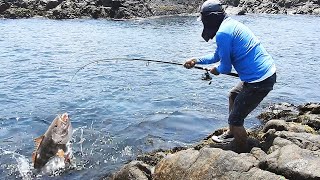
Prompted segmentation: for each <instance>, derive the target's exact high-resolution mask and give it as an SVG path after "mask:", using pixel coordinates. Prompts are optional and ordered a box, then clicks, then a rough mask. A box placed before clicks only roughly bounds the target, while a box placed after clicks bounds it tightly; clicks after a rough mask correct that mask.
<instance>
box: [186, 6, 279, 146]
mask: <svg viewBox="0 0 320 180" xmlns="http://www.w3.org/2000/svg"><path fill="white" fill-rule="evenodd" d="M200 13H201V21H202V23H203V26H204V28H203V32H202V37H203V39H204V40H205V41H207V42H208V41H209V40H210V39H213V38H214V37H216V44H217V48H216V50H215V52H214V53H212V54H209V55H206V56H203V57H200V58H191V59H189V60H187V61H186V62H185V64H184V66H185V67H186V68H188V69H189V68H192V67H194V66H195V64H211V63H216V62H220V64H219V65H218V66H214V67H212V68H211V69H210V73H212V74H214V75H219V74H228V73H230V72H231V69H232V67H233V68H234V69H235V70H236V71H237V72H238V74H239V77H240V80H241V82H240V83H239V84H237V85H236V86H235V87H234V88H232V89H231V91H230V94H229V118H228V123H229V131H228V132H227V133H224V134H223V135H221V136H218V137H217V136H213V137H212V139H213V140H214V141H216V142H223V141H225V140H226V139H228V138H233V137H234V142H235V145H236V146H237V150H238V151H239V152H245V151H247V150H248V149H247V148H248V145H247V132H246V130H245V128H244V126H243V125H244V119H245V118H246V117H247V115H248V114H249V113H250V112H251V111H252V110H254V109H255V108H256V107H257V106H258V104H259V103H260V102H261V101H262V100H263V98H264V97H265V96H266V95H267V94H268V93H269V92H270V91H271V90H272V89H273V85H274V83H275V82H276V67H275V64H274V61H273V59H272V57H271V56H270V55H269V54H268V53H267V51H266V50H265V48H264V47H263V46H262V45H261V43H260V41H259V40H258V38H257V37H256V36H255V35H254V34H253V33H252V31H251V30H250V29H249V28H247V27H246V26H245V25H243V24H242V23H240V22H238V21H236V20H234V19H232V18H230V17H228V16H227V15H226V13H225V12H224V10H223V8H222V6H221V4H220V2H219V1H217V0H207V1H205V2H204V3H203V5H202V7H201V10H200Z"/></svg>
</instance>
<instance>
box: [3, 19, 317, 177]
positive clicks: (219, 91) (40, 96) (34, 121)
mask: <svg viewBox="0 0 320 180" xmlns="http://www.w3.org/2000/svg"><path fill="white" fill-rule="evenodd" d="M234 18H235V19H238V20H239V21H241V22H243V23H245V24H246V25H248V26H249V27H250V28H251V29H252V30H253V32H254V33H255V34H256V35H257V36H258V37H259V38H260V40H261V41H262V43H263V44H264V46H265V47H266V49H267V50H268V51H269V52H270V54H272V56H273V57H274V59H275V61H276V65H277V69H278V83H277V84H276V86H275V90H274V91H272V92H271V93H270V94H269V96H268V97H267V98H266V99H265V100H264V101H263V103H262V104H261V105H260V106H259V107H258V108H257V109H256V110H255V111H254V112H253V113H252V114H250V115H249V117H248V119H247V120H246V126H247V127H253V126H255V125H257V124H259V121H258V120H257V119H256V118H255V116H256V115H257V114H258V113H259V112H260V111H261V109H262V108H263V107H265V106H267V105H269V104H273V103H278V102H289V103H294V104H302V103H306V102H310V101H312V102H319V101H320V93H319V88H320V86H319V75H318V72H319V69H320V66H319V65H320V51H319V47H320V36H319V34H320V28H319V24H318V22H319V20H320V17H315V16H283V15H246V16H236V17H234ZM195 19H196V18H195V17H166V18H155V19H145V20H132V21H108V20H64V21H55V20H46V19H21V20H0V61H1V63H0V69H1V72H0V110H1V111H0V161H1V163H0V164H1V165H0V177H1V178H3V179H16V178H24V179H28V178H29V177H30V173H31V172H28V170H29V169H28V166H29V165H30V164H31V162H30V161H31V153H32V151H33V138H35V137H38V136H40V135H42V134H43V133H44V132H45V131H46V129H47V127H48V125H49V123H50V122H51V121H52V120H53V119H54V117H55V116H56V115H57V114H58V113H63V112H68V113H69V114H70V116H71V119H72V125H73V127H74V135H73V138H74V139H73V144H72V146H73V151H74V156H75V158H76V163H77V168H76V169H74V170H71V171H68V172H65V173H64V174H62V175H61V176H58V177H53V178H52V179H79V178H81V179H98V178H100V177H102V176H104V175H105V174H108V173H111V172H113V171H114V170H115V169H117V168H118V167H120V166H121V165H123V164H124V163H125V162H127V161H128V160H130V159H133V158H135V157H136V156H137V155H139V154H141V153H143V152H148V151H152V150H154V149H158V148H164V149H165V148H170V147H173V146H184V145H188V144H192V143H194V142H196V141H198V140H200V139H202V138H204V137H206V135H208V134H209V133H211V132H212V131H214V130H215V129H217V128H220V127H225V126H227V120H226V119H227V115H228V111H227V109H228V108H227V95H228V90H229V89H230V88H231V87H232V86H233V85H234V84H236V83H237V82H238V79H236V78H233V77H229V76H223V75H220V76H218V77H214V79H213V81H212V83H211V85H209V84H208V82H206V81H202V80H201V75H202V73H203V72H202V71H200V70H196V69H192V70H187V69H184V68H183V67H180V66H176V65H168V64H156V63H150V64H149V65H148V66H147V65H146V63H144V62H137V61H134V62H130V61H113V62H103V63H99V64H94V65H90V66H87V67H86V68H85V69H83V70H81V71H80V72H79V73H78V74H77V75H76V76H75V77H74V79H72V80H71V78H72V76H73V75H74V74H75V72H76V71H77V70H78V69H79V68H80V67H81V66H83V65H85V64H87V63H89V62H91V61H94V60H99V59H105V58H119V57H125V58H146V59H155V60H163V61H174V62H180V63H183V62H184V61H185V60H186V59H187V58H189V57H193V56H201V55H204V54H206V53H209V52H212V51H213V50H214V43H213V42H211V43H206V42H204V41H203V40H202V39H201V36H200V35H201V30H202V25H201V23H200V22H197V21H196V20H195ZM1 178H0V179H1ZM42 178H44V177H42ZM39 179H41V177H39Z"/></svg>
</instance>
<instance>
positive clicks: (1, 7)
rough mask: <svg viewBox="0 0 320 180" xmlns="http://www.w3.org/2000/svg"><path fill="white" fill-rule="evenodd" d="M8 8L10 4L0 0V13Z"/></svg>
mask: <svg viewBox="0 0 320 180" xmlns="http://www.w3.org/2000/svg"><path fill="white" fill-rule="evenodd" d="M9 8H10V5H9V4H8V3H7V2H6V1H3V0H1V1H0V13H2V12H4V11H5V10H7V9H9Z"/></svg>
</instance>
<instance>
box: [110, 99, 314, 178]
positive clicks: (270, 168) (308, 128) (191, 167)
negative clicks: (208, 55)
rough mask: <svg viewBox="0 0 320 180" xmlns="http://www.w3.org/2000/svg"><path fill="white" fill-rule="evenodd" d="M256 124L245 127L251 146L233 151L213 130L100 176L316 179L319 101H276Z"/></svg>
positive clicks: (222, 130) (219, 132)
mask: <svg viewBox="0 0 320 180" xmlns="http://www.w3.org/2000/svg"><path fill="white" fill-rule="evenodd" d="M259 118H260V119H261V120H262V121H263V124H264V125H262V126H261V127H257V128H256V129H254V130H251V131H249V132H248V133H249V139H248V143H249V144H250V150H248V152H246V153H237V148H236V147H233V146H232V145H231V143H226V144H221V143H220V144H217V143H214V142H213V141H212V140H211V136H212V135H219V134H222V133H223V132H224V131H225V129H219V130H217V131H215V132H214V133H213V134H211V135H209V136H208V137H207V138H205V139H204V140H202V141H201V142H199V143H197V144H195V145H193V146H191V147H177V148H174V149H171V150H166V151H165V150H158V151H155V152H152V153H149V154H145V155H141V156H139V157H138V158H137V160H136V161H132V162H130V163H128V164H126V165H124V166H123V167H122V168H121V169H120V170H119V171H118V172H116V173H114V174H113V175H112V176H109V177H105V178H104V179H113V180H118V179H119V180H120V179H121V180H126V179H130V180H134V179H136V180H143V179H146V180H152V179H156V180H170V179H172V180H175V179H186V180H187V179H201V180H202V179H237V180H249V179H252V180H256V179H270V180H271V179H272V180H273V179H293V180H295V179H296V180H307V179H308V180H315V179H320V163H319V162H320V135H319V132H320V103H307V104H303V105H299V106H295V105H292V104H287V103H281V104H276V105H273V106H270V107H269V108H268V109H267V110H266V111H265V112H263V113H261V114H260V115H259Z"/></svg>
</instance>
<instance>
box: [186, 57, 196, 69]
mask: <svg viewBox="0 0 320 180" xmlns="http://www.w3.org/2000/svg"><path fill="white" fill-rule="evenodd" d="M196 64H197V59H196V58H191V59H188V60H187V61H186V62H185V63H184V64H183V66H184V67H185V68H187V69H190V68H193V67H194V66H195V65H196Z"/></svg>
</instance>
